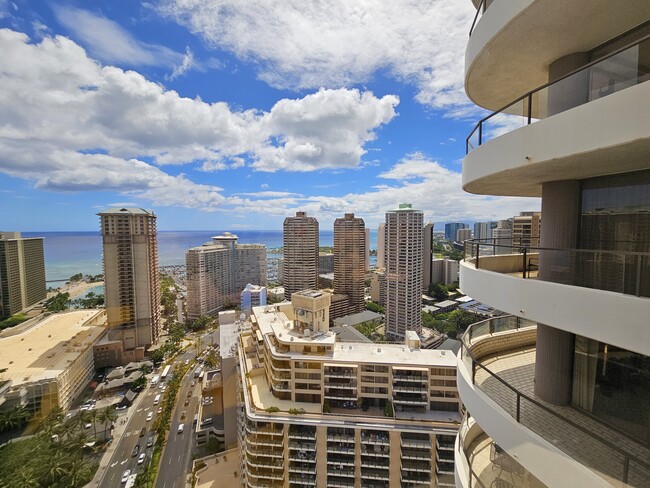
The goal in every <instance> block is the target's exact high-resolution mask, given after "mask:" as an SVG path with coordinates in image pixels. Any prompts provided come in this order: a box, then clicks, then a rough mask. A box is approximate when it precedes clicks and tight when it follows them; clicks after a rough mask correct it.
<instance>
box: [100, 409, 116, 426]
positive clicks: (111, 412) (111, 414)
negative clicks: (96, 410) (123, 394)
mask: <svg viewBox="0 0 650 488" xmlns="http://www.w3.org/2000/svg"><path fill="white" fill-rule="evenodd" d="M102 413H103V414H104V432H106V430H107V429H106V424H111V425H112V424H113V423H114V422H115V421H116V420H117V410H115V406H114V405H109V406H108V407H106V408H105V409H104V410H103V412H102Z"/></svg>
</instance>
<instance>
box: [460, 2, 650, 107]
mask: <svg viewBox="0 0 650 488" xmlns="http://www.w3.org/2000/svg"><path fill="white" fill-rule="evenodd" d="M487 5H488V7H487V8H486V9H484V8H483V5H480V6H479V8H478V10H477V16H476V17H477V18H476V19H475V21H474V23H473V25H472V31H471V37H470V39H469V42H468V44H467V50H466V51H465V90H466V92H467V95H468V96H469V98H470V99H471V100H472V101H473V102H474V103H476V104H477V105H480V106H481V107H484V108H487V109H490V110H496V109H498V108H499V107H502V106H504V105H505V104H506V103H508V101H509V100H512V99H514V98H515V97H517V96H519V95H521V94H522V93H526V92H528V91H530V90H531V89H533V88H534V87H536V86H540V85H542V84H544V83H546V82H547V81H548V67H549V65H550V64H551V63H553V62H554V61H555V60H557V59H558V58H561V57H563V56H565V55H567V54H571V53H575V52H581V51H589V50H591V49H593V48H595V47H597V46H600V45H602V44H604V43H605V42H607V41H609V40H611V39H614V38H616V37H618V36H620V35H621V34H624V33H626V32H628V31H630V30H631V29H633V28H635V27H636V26H638V25H639V24H642V23H643V22H645V21H647V20H648V19H649V18H650V4H648V2H646V1H645V0H628V1H626V2H625V6H624V7H619V6H618V5H613V4H612V3H611V2H609V1H608V0H590V1H589V2H563V1H558V0H493V1H488V2H487Z"/></svg>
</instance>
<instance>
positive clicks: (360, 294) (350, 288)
mask: <svg viewBox="0 0 650 488" xmlns="http://www.w3.org/2000/svg"><path fill="white" fill-rule="evenodd" d="M366 235H367V233H366V228H365V223H364V221H363V219H361V218H359V217H355V216H354V214H353V213H346V214H345V217H344V218H342V219H340V218H339V219H336V220H335V221H334V293H335V294H341V295H346V296H347V297H348V314H353V313H359V312H363V310H364V308H365V300H364V288H365V275H366V272H365V267H366V252H367V244H366Z"/></svg>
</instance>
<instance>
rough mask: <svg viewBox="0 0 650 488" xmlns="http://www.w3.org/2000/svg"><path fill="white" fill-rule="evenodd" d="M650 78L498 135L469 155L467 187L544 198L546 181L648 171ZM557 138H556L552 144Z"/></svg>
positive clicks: (465, 173) (465, 175)
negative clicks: (613, 163) (613, 170)
mask: <svg viewBox="0 0 650 488" xmlns="http://www.w3.org/2000/svg"><path fill="white" fill-rule="evenodd" d="M644 100H650V82H645V83H642V84H640V85H635V86H632V87H630V88H627V89H625V90H622V91H620V92H617V93H613V94H612V95H609V96H607V97H605V98H601V99H599V100H595V101H593V102H589V103H586V104H584V105H580V106H579V107H576V108H573V109H571V110H568V111H566V112H562V113H560V114H557V115H554V116H552V117H549V118H547V119H544V120H540V121H538V122H535V123H533V124H530V125H527V126H525V127H521V128H519V129H516V130H514V131H512V132H508V133H507V134H504V135H502V136H499V137H496V138H495V139H492V140H490V141H488V142H485V143H484V144H482V145H481V146H479V147H477V148H476V149H474V150H473V151H472V152H470V153H469V154H468V155H467V156H465V158H464V159H463V189H464V190H465V191H468V192H470V193H478V194H482V195H508V196H529V197H532V196H541V194H542V183H545V182H547V181H555V180H557V179H563V180H564V179H566V180H570V179H576V180H579V179H584V178H591V177H595V176H602V175H606V174H610V173H611V172H612V161H616V172H617V173H623V172H626V171H637V170H643V169H647V167H648V154H649V153H650V129H649V127H650V110H648V109H647V104H645V103H644V102H643V101H644ZM549 141H551V142H549Z"/></svg>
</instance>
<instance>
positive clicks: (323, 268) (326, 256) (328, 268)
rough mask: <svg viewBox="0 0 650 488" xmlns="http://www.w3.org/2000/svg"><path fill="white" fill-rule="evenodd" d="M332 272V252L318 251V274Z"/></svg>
mask: <svg viewBox="0 0 650 488" xmlns="http://www.w3.org/2000/svg"><path fill="white" fill-rule="evenodd" d="M333 272H334V254H332V253H330V252H321V253H318V274H329V273H333Z"/></svg>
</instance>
